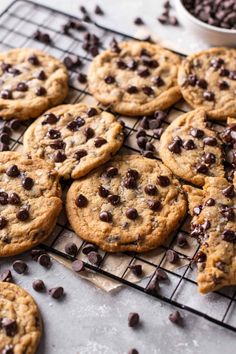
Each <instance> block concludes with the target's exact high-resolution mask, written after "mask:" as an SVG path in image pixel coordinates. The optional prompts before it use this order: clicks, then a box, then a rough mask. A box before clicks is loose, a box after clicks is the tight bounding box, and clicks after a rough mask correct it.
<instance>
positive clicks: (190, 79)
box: [187, 74, 197, 86]
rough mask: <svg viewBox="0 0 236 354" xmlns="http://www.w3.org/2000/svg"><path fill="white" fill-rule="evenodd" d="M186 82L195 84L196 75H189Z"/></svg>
mask: <svg viewBox="0 0 236 354" xmlns="http://www.w3.org/2000/svg"><path fill="white" fill-rule="evenodd" d="M187 82H188V84H189V85H191V86H195V85H196V83H197V75H193V74H191V75H189V76H188V79H187Z"/></svg>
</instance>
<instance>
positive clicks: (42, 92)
mask: <svg viewBox="0 0 236 354" xmlns="http://www.w3.org/2000/svg"><path fill="white" fill-rule="evenodd" d="M46 93H47V91H46V89H45V88H44V87H42V86H41V87H38V88H37V89H36V91H35V94H36V96H44V95H46Z"/></svg>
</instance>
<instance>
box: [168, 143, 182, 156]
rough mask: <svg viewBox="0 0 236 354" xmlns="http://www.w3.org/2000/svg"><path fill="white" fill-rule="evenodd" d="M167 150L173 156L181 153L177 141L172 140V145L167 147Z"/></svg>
mask: <svg viewBox="0 0 236 354" xmlns="http://www.w3.org/2000/svg"><path fill="white" fill-rule="evenodd" d="M168 149H169V150H170V151H171V152H173V153H174V154H180V153H181V143H180V141H179V140H173V141H172V143H170V144H169V145H168Z"/></svg>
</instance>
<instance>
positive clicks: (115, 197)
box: [107, 194, 120, 206]
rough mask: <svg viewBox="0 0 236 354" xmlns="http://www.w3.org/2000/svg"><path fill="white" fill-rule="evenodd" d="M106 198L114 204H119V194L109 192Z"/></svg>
mask: <svg viewBox="0 0 236 354" xmlns="http://www.w3.org/2000/svg"><path fill="white" fill-rule="evenodd" d="M107 199H108V201H109V202H110V203H111V204H112V205H114V206H116V205H119V204H120V196H119V195H115V194H110V195H109V196H108V198H107Z"/></svg>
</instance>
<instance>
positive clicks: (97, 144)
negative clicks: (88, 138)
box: [94, 137, 107, 148]
mask: <svg viewBox="0 0 236 354" xmlns="http://www.w3.org/2000/svg"><path fill="white" fill-rule="evenodd" d="M106 143H107V140H106V139H104V138H101V137H97V138H95V139H94V145H95V147H96V148H99V147H101V146H102V145H104V144H106Z"/></svg>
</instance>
